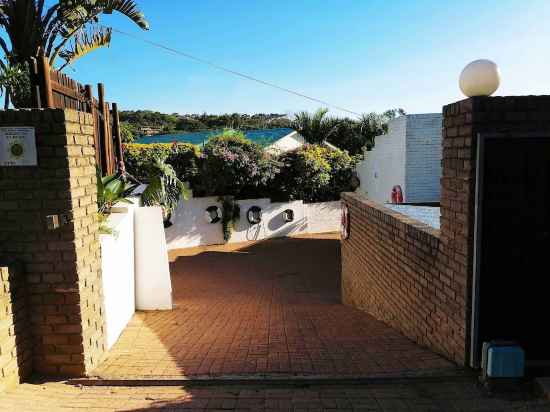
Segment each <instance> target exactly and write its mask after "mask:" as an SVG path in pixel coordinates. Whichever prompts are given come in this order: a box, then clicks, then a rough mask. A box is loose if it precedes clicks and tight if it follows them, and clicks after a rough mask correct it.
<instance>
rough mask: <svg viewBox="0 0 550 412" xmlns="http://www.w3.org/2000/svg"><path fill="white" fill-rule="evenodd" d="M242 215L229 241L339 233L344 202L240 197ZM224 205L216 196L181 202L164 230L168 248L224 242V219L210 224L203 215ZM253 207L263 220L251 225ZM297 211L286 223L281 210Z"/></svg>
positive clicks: (239, 203)
mask: <svg viewBox="0 0 550 412" xmlns="http://www.w3.org/2000/svg"><path fill="white" fill-rule="evenodd" d="M237 204H238V205H239V207H240V218H239V220H238V222H236V224H235V228H234V230H233V233H232V236H231V239H230V241H229V242H230V243H236V242H246V241H255V240H262V239H268V238H275V237H284V236H289V235H297V234H308V233H325V232H336V231H339V230H340V221H341V203H340V202H339V201H336V202H323V203H304V202H302V201H301V200H299V201H294V202H283V203H272V202H271V201H270V199H250V200H238V201H237ZM212 205H216V206H218V207H220V208H221V203H220V202H219V201H218V198H217V197H198V198H191V199H189V200H185V201H182V202H180V204H179V205H178V207H177V209H176V210H175V212H174V213H173V214H172V222H173V223H174V224H173V225H172V226H171V227H169V228H167V229H166V230H165V232H166V242H167V244H168V250H174V249H184V248H189V247H196V246H207V245H218V244H223V243H224V240H223V233H222V224H221V222H218V223H215V224H211V223H208V222H207V221H206V219H205V217H204V215H205V211H206V208H207V207H208V206H212ZM251 206H259V207H260V208H262V221H261V222H260V223H259V224H257V225H250V224H249V223H248V220H247V218H246V213H247V211H248V209H249V208H250V207H251ZM286 209H292V210H293V211H294V221H293V222H288V223H287V222H285V221H284V220H283V217H282V213H283V211H284V210H286Z"/></svg>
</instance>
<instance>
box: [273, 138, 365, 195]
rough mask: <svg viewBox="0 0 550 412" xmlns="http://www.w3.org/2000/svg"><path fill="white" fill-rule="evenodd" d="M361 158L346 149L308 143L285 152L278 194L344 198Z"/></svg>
mask: <svg viewBox="0 0 550 412" xmlns="http://www.w3.org/2000/svg"><path fill="white" fill-rule="evenodd" d="M358 160H359V158H358V157H354V156H350V155H349V154H348V153H347V152H345V151H342V150H331V149H328V148H326V147H323V146H319V145H308V146H305V147H303V148H301V149H299V150H297V151H295V152H290V153H286V154H284V155H282V156H281V157H280V158H279V161H280V163H281V164H282V167H281V171H280V173H279V174H278V175H277V177H276V178H275V181H274V184H273V187H274V191H275V194H274V198H275V199H276V200H279V201H285V200H297V199H301V200H304V201H305V202H324V201H331V200H338V199H340V193H341V192H346V191H352V190H353V187H352V185H351V177H352V174H353V171H354V169H355V165H356V164H357V162H358Z"/></svg>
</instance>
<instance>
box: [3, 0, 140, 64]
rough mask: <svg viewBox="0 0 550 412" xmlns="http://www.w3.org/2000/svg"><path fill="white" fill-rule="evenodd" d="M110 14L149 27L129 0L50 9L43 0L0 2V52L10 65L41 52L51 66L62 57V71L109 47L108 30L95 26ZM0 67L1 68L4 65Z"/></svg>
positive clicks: (70, 1)
mask: <svg viewBox="0 0 550 412" xmlns="http://www.w3.org/2000/svg"><path fill="white" fill-rule="evenodd" d="M112 12H118V13H121V14H123V15H125V16H126V17H128V18H129V19H130V20H132V21H133V22H134V23H136V24H137V25H138V26H139V27H141V28H142V29H148V28H149V24H148V23H147V21H146V20H145V18H144V16H143V14H142V13H141V12H140V11H139V10H138V8H137V5H136V3H135V2H134V1H132V0H59V1H57V2H56V3H54V4H53V5H52V6H51V7H46V6H45V0H0V27H1V28H2V29H3V30H4V32H5V34H6V36H5V38H6V39H7V40H8V42H6V40H5V38H4V37H0V49H2V51H3V52H4V54H5V56H6V59H7V61H8V63H9V65H12V66H17V65H24V64H28V62H29V60H30V59H31V58H32V57H36V56H38V55H39V53H40V52H41V51H42V52H43V53H44V55H45V56H46V57H47V58H48V59H49V62H50V64H51V65H52V66H53V65H54V64H55V62H56V60H57V58H62V59H63V60H64V63H63V64H62V65H61V69H62V68H64V67H65V66H66V65H68V64H72V63H73V62H74V61H75V60H77V59H79V58H80V57H82V56H84V55H86V54H88V53H89V52H91V51H93V50H95V49H97V48H99V47H104V46H108V45H109V44H110V42H111V34H112V29H111V28H110V27H105V26H103V25H100V24H99V23H100V17H101V16H102V15H103V14H111V13H112ZM8 43H9V44H8ZM0 67H1V68H2V69H5V64H4V63H3V62H1V63H0Z"/></svg>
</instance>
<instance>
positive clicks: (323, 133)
mask: <svg viewBox="0 0 550 412" xmlns="http://www.w3.org/2000/svg"><path fill="white" fill-rule="evenodd" d="M327 113H328V109H318V110H317V111H316V112H315V113H313V114H311V113H309V112H299V113H296V114H295V115H294V118H293V119H292V121H291V127H292V128H293V129H294V130H296V131H297V132H298V133H300V134H301V135H302V137H303V138H304V139H305V141H306V142H308V143H311V144H319V143H323V142H324V141H325V140H327V139H328V138H329V137H330V136H331V135H332V134H333V133H335V132H336V129H337V124H336V123H335V122H334V119H331V118H330V117H328V116H327Z"/></svg>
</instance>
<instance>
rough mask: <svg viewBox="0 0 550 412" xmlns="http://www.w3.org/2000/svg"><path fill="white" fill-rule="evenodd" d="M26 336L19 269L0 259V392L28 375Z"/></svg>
mask: <svg viewBox="0 0 550 412" xmlns="http://www.w3.org/2000/svg"><path fill="white" fill-rule="evenodd" d="M30 338H31V336H30V328H29V321H28V317H27V312H26V302H25V279H24V278H23V272H22V271H21V269H20V268H19V267H18V266H17V265H15V264H9V265H8V264H6V263H1V262H0V392H1V391H3V390H5V389H8V388H11V387H13V386H15V385H16V384H18V383H20V382H21V381H22V380H23V379H25V378H27V377H28V376H29V375H30V372H31V367H32V365H31V347H32V342H31V339H30Z"/></svg>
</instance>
